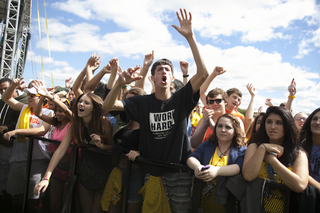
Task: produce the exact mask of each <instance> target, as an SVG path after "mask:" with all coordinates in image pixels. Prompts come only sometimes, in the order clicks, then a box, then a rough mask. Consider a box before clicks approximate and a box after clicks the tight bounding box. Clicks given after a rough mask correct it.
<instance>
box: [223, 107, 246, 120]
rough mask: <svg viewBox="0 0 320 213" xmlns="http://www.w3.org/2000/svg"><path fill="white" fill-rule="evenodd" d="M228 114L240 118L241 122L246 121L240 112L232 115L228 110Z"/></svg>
mask: <svg viewBox="0 0 320 213" xmlns="http://www.w3.org/2000/svg"><path fill="white" fill-rule="evenodd" d="M226 113H229V114H232V115H234V116H236V117H238V118H240V119H241V120H243V119H244V116H243V115H242V114H241V113H240V112H238V111H236V112H232V113H231V112H230V111H229V110H227V109H226Z"/></svg>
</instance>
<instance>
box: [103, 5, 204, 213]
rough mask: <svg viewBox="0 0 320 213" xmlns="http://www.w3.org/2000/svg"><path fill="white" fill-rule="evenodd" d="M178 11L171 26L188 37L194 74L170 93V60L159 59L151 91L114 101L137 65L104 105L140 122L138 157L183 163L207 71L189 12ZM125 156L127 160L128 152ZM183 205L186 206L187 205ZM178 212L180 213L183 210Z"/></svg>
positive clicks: (114, 62) (122, 77)
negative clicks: (190, 121) (190, 123)
mask: <svg viewBox="0 0 320 213" xmlns="http://www.w3.org/2000/svg"><path fill="white" fill-rule="evenodd" d="M180 13H181V16H180V15H179V13H178V12H177V17H178V20H179V22H180V28H179V27H177V26H175V25H173V27H174V28H175V29H176V30H177V31H178V32H179V33H180V34H181V35H182V36H184V37H185V38H186V39H187V41H188V43H189V45H190V48H191V51H192V54H193V57H194V60H195V63H196V66H197V73H196V74H195V75H194V76H193V77H192V78H191V79H190V81H189V82H188V83H187V85H185V86H184V87H183V88H182V89H180V90H179V91H177V92H175V93H171V92H170V85H171V83H172V82H173V80H174V76H173V66H172V62H171V61H169V60H167V59H161V60H158V61H157V62H155V63H154V64H153V66H152V68H151V74H152V76H151V79H152V81H153V82H154V87H155V92H154V93H153V94H151V95H146V96H134V97H132V98H128V99H126V100H122V101H116V98H117V95H118V93H119V91H120V90H121V88H122V86H125V85H126V84H129V83H131V82H132V81H135V80H138V79H141V76H138V74H137V72H138V68H134V69H132V68H129V69H128V70H127V71H124V72H123V73H122V74H121V75H120V76H119V78H118V80H117V81H116V83H115V85H114V87H113V88H112V89H111V91H110V93H109V94H108V96H107V97H106V99H105V101H104V103H103V108H104V109H105V110H107V111H125V112H126V115H127V119H129V120H135V121H137V122H139V124H140V144H139V145H140V150H139V151H140V156H141V157H144V158H148V159H152V160H156V161H162V162H169V163H183V164H185V161H186V159H187V157H188V155H189V154H190V153H191V151H190V143H189V141H188V134H187V122H188V117H189V114H190V112H191V111H192V109H193V108H194V107H195V106H196V104H197V103H198V100H199V88H200V86H201V84H202V83H203V82H204V81H205V79H206V78H207V76H208V75H209V74H208V71H207V69H206V66H205V64H204V61H203V59H202V57H201V55H200V52H199V50H198V47H197V44H196V40H195V36H194V34H193V30H192V23H191V13H189V18H188V14H187V12H186V10H181V9H180ZM111 67H112V69H117V67H118V59H117V58H114V59H113V60H111ZM128 157H129V159H130V157H131V156H130V153H129V156H128ZM150 173H151V175H154V176H160V175H161V174H157V172H156V171H150ZM164 182H165V181H164ZM190 183H191V181H190ZM180 205H181V203H180ZM183 205H184V204H183ZM185 206H186V207H188V205H184V207H185ZM171 208H173V207H172V206H171ZM176 208H182V206H179V207H178V206H177V207H176ZM172 210H173V211H174V209H172ZM177 210H178V209H177ZM179 211H180V212H181V211H182V209H179Z"/></svg>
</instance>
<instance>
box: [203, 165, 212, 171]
mask: <svg viewBox="0 0 320 213" xmlns="http://www.w3.org/2000/svg"><path fill="white" fill-rule="evenodd" d="M209 168H210V166H209V165H207V166H204V167H202V168H201V171H204V170H207V169H209Z"/></svg>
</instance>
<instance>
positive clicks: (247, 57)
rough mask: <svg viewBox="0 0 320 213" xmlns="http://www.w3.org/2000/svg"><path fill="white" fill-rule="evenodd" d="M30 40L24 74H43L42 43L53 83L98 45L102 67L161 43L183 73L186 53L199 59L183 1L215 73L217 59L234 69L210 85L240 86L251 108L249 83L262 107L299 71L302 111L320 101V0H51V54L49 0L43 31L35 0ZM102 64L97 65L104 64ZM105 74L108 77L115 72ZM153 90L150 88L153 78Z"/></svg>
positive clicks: (129, 62)
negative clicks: (183, 29)
mask: <svg viewBox="0 0 320 213" xmlns="http://www.w3.org/2000/svg"><path fill="white" fill-rule="evenodd" d="M32 4H33V5H32V28H31V34H32V37H31V43H30V45H29V52H28V61H27V63H26V67H25V71H24V77H25V79H26V80H27V81H29V80H31V79H34V78H38V79H42V68H41V63H40V61H41V60H40V43H41V46H42V53H43V58H44V75H45V82H46V85H47V86H50V85H51V71H52V72H53V80H54V84H55V85H60V86H63V85H64V80H65V79H66V78H68V77H73V79H75V78H76V77H77V75H78V74H79V72H80V71H81V70H82V69H83V68H84V66H85V64H86V61H87V59H88V58H89V57H90V55H91V54H92V53H99V54H100V55H101V59H102V65H101V67H100V69H101V68H102V67H103V66H104V65H106V64H107V63H108V61H109V60H110V59H111V58H112V57H118V58H119V61H120V66H121V67H122V68H124V69H127V68H128V67H133V66H135V65H137V64H142V62H143V58H144V55H145V54H147V53H150V52H151V51H152V50H154V51H155V60H157V59H160V58H164V57H165V58H168V59H171V60H172V61H173V63H174V70H175V77H176V78H178V79H180V80H182V73H181V71H180V68H179V61H180V60H186V61H188V62H189V63H190V70H189V73H190V75H193V74H195V72H196V70H195V64H194V61H193V58H192V54H191V51H190V49H189V47H188V44H187V42H186V41H185V39H184V38H183V37H182V36H181V35H180V34H179V33H178V32H176V30H175V29H174V28H172V27H171V25H172V24H175V25H179V23H178V20H177V18H176V15H175V11H177V10H178V9H179V8H180V7H182V8H186V9H187V10H188V11H190V12H191V13H192V15H193V28H194V33H195V36H196V40H197V42H198V45H199V49H200V51H201V53H202V56H203V58H204V60H205V63H206V65H207V68H208V70H209V72H210V73H211V72H212V70H213V69H214V67H215V66H222V67H224V68H225V69H226V70H227V72H226V73H225V74H223V75H221V76H218V77H217V78H216V79H214V81H213V82H212V83H211V85H210V87H209V89H213V88H215V87H221V88H222V89H224V90H227V89H229V88H231V87H237V88H239V89H240V90H241V91H242V93H243V100H242V105H241V106H240V108H247V106H248V103H249V100H250V95H249V93H248V91H247V89H246V84H247V83H252V84H253V85H254V86H255V88H256V91H257V95H256V100H255V110H257V109H258V107H259V106H264V109H266V106H265V105H264V102H265V99H266V98H272V102H273V103H274V105H279V104H280V103H281V102H284V101H286V100H287V96H288V89H287V88H288V86H289V84H290V82H291V80H292V78H295V80H296V83H297V94H296V99H295V100H294V102H293V110H294V112H295V113H297V112H299V111H303V112H308V113H310V112H312V111H313V110H314V109H316V108H317V107H319V106H320V99H319V98H318V94H319V90H320V76H319V75H320V60H319V56H320V7H319V2H317V1H312V0H294V1H281V0H279V1H277V0H246V1H237V0H227V1H212V0H205V1H204V0H203V1H191V0H190V1H175V0H170V1H169V0H163V1H161V2H159V1H149V0H138V1H124V0H118V1H106V0H82V1H79V0H69V1H47V2H46V10H47V18H48V28H49V36H50V50H51V58H49V52H48V42H47V38H46V30H45V19H44V7H43V1H41V0H39V11H40V16H41V22H40V23H41V37H42V40H40V38H39V32H38V20H37V2H36V1H33V3H32ZM100 69H98V71H99V70H100ZM103 81H105V82H107V81H108V75H107V76H105V77H104V79H103ZM145 90H146V92H147V93H149V92H150V91H151V85H150V83H149V82H147V84H146V88H145Z"/></svg>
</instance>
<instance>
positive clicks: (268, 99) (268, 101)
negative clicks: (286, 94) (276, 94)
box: [265, 98, 273, 107]
mask: <svg viewBox="0 0 320 213" xmlns="http://www.w3.org/2000/svg"><path fill="white" fill-rule="evenodd" d="M265 104H266V105H267V106H268V107H271V106H273V103H272V102H271V98H267V99H266V102H265Z"/></svg>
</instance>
